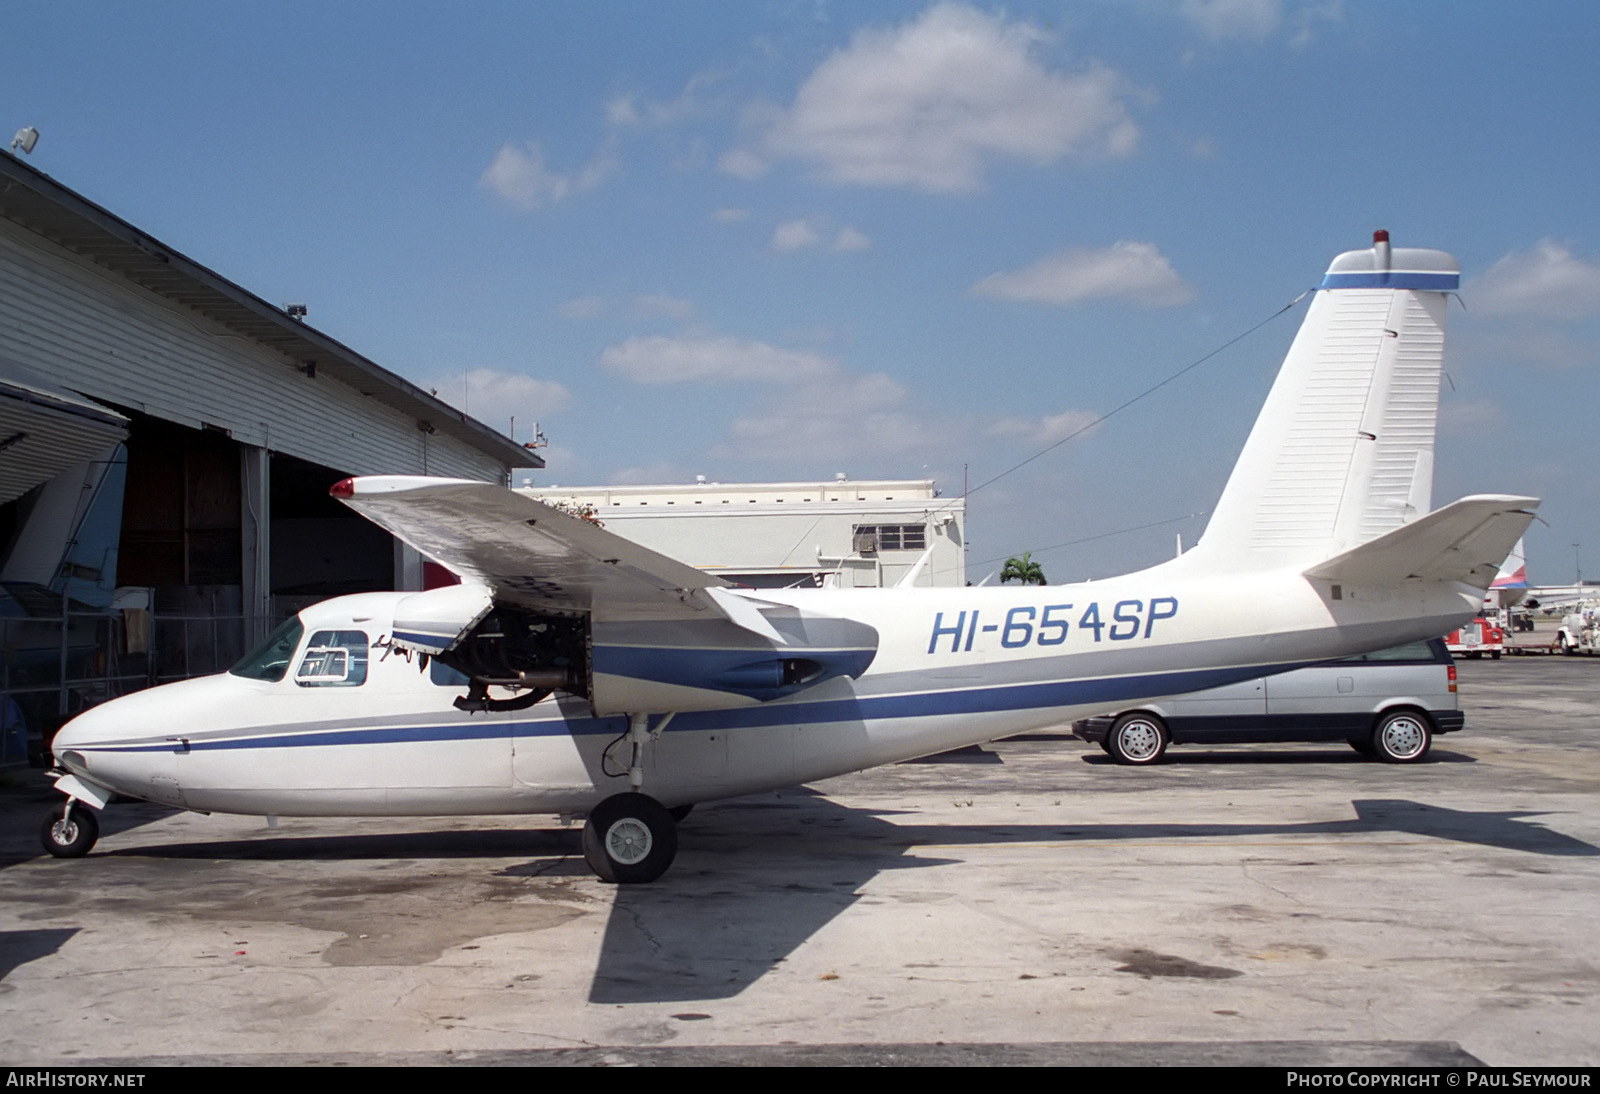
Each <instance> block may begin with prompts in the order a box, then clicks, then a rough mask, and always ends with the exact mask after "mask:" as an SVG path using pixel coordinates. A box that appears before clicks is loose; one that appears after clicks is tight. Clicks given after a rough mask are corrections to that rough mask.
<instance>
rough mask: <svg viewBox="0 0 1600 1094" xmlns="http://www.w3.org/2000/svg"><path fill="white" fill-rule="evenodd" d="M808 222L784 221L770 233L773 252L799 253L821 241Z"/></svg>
mask: <svg viewBox="0 0 1600 1094" xmlns="http://www.w3.org/2000/svg"><path fill="white" fill-rule="evenodd" d="M821 238H822V237H821V236H819V235H818V234H817V230H816V229H815V228H813V227H812V226H811V222H810V221H808V220H786V221H784V222H783V223H782V224H780V225H778V226H777V227H776V228H774V229H773V231H772V249H773V250H774V251H799V250H802V249H804V248H806V247H814V246H816V244H817V243H818V241H819V240H821Z"/></svg>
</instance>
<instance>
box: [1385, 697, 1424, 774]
mask: <svg viewBox="0 0 1600 1094" xmlns="http://www.w3.org/2000/svg"><path fill="white" fill-rule="evenodd" d="M1432 743H1433V728H1432V727H1431V726H1430V725H1429V724H1428V719H1427V717H1426V716H1425V715H1422V714H1418V713H1417V712H1416V711H1411V710H1397V711H1395V712H1394V713H1392V714H1385V715H1384V716H1383V717H1382V718H1379V719H1378V724H1377V727H1376V728H1374V729H1373V731H1372V751H1373V754H1374V755H1375V756H1377V758H1378V759H1380V760H1384V761H1386V762H1388V763H1392V764H1412V763H1416V762H1417V761H1418V760H1420V759H1422V758H1423V757H1424V756H1426V755H1427V754H1428V747H1429V746H1430V745H1431V744H1432Z"/></svg>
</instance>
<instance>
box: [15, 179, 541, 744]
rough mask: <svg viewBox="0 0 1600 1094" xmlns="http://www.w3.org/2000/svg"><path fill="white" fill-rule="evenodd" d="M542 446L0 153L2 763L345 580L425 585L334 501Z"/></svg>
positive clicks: (408, 559)
mask: <svg viewBox="0 0 1600 1094" xmlns="http://www.w3.org/2000/svg"><path fill="white" fill-rule="evenodd" d="M541 466H543V461H542V460H540V459H539V458H538V457H537V456H536V455H534V454H533V453H532V452H531V451H529V450H528V449H526V448H525V447H524V446H522V445H519V444H516V443H514V442H513V441H512V440H511V439H509V438H507V437H505V436H503V435H501V434H500V433H498V432H496V431H495V430H493V429H491V428H490V427H488V426H486V425H484V424H482V423H481V422H478V421H476V420H474V419H472V418H469V417H467V416H466V415H464V414H462V413H461V412H460V411H457V410H455V409H454V408H452V407H450V406H448V405H446V404H445V403H443V402H441V401H440V400H438V399H437V398H434V397H433V396H432V395H430V394H429V393H428V392H426V391H423V390H421V389H419V388H417V387H415V386H413V385H412V384H409V383H407V382H406V381H405V380H403V379H401V378H400V377H399V376H396V375H395V374H394V373H392V372H389V371H387V370H385V369H383V368H381V367H379V366H378V365H377V364H375V363H373V362H372V361H370V360H368V359H367V358H365V357H363V356H361V355H360V354H358V353H356V352H355V351H354V350H351V349H350V348H348V347H347V346H344V345H341V344H340V343H339V342H337V341H335V340H334V339H332V338H330V337H328V336H327V335H325V334H322V333H321V332H319V331H317V330H316V329H314V328H313V327H310V326H308V325H307V324H306V323H305V322H304V321H303V319H302V318H301V317H298V316H291V315H290V314H289V312H288V311H286V310H285V309H284V308H280V307H278V306H276V305H274V304H270V303H268V302H267V301H265V300H262V299H261V298H260V297H257V296H255V295H253V294H252V293H250V292H249V291H247V290H245V289H243V288H241V287H240V286H238V285H236V284H234V283H233V282H231V281H229V280H227V279H226V278H224V277H222V276H221V275H220V274H217V273H215V272H214V271H212V270H210V269H207V268H206V267H205V266H202V265H201V264H200V263H198V262H196V261H194V260H193V259H191V258H188V257H186V256H185V255H182V254H180V253H178V252H177V251H175V250H173V249H172V248H170V247H168V246H167V245H165V244H164V243H162V242H161V241H159V240H157V239H153V238H151V237H150V236H149V235H147V234H146V233H144V232H141V231H140V230H139V229H138V228H136V227H134V226H133V225H131V224H129V223H128V222H127V221H125V220H122V219H121V218H119V217H117V216H116V215H114V214H112V213H110V212H108V211H107V210H105V209H104V208H102V207H100V206H99V205H96V204H94V203H93V202H91V201H89V200H88V199H86V198H84V197H83V196H82V195H80V194H77V193H75V192H74V191H72V190H70V189H68V188H67V187H65V186H62V185H61V184H60V183H58V182H56V181H55V180H53V179H51V178H50V177H49V176H47V175H45V174H42V173H41V172H39V171H37V170H35V169H33V168H32V167H31V166H29V165H28V164H26V163H24V162H23V161H21V160H20V159H19V158H17V157H16V156H15V155H0V649H3V655H4V656H3V663H0V762H6V761H8V760H14V759H15V758H16V757H15V755H14V754H15V751H16V748H17V742H18V740H19V739H21V735H22V734H23V733H25V732H27V733H31V734H32V735H33V736H34V737H35V738H37V737H38V736H39V734H40V733H41V732H49V731H51V730H53V728H54V726H55V725H56V724H59V722H60V721H61V720H63V719H64V718H65V717H67V716H69V715H71V714H72V713H75V712H76V711H77V710H80V709H82V708H83V707H85V706H88V705H92V704H93V703H95V702H98V701H100V700H102V699H105V698H108V697H110V696H112V695H117V694H122V693H123V692H126V691H131V690H136V689H137V688H139V687H144V686H147V685H149V684H153V683H157V682H161V681H165V680H170V679H176V678H181V677H186V676H191V675H196V674H199V673H205V672H213V671H216V670H218V669H220V668H225V667H226V666H228V665H229V664H231V663H232V662H233V661H234V660H236V659H237V658H238V657H239V656H240V654H241V653H242V652H243V651H244V650H245V649H246V648H247V647H248V646H249V645H251V644H252V643H253V642H254V641H255V640H256V639H257V638H258V637H260V636H262V635H265V634H266V633H267V631H268V630H269V629H270V628H271V626H272V625H273V624H274V623H275V622H276V621H278V620H280V619H282V618H285V617H287V616H288V615H289V614H291V613H293V612H295V611H298V610H299V609H300V608H301V607H303V606H304V605H306V604H308V603H311V602H314V601H316V600H321V599H325V598H326V597H329V596H334V595H338V594H340V593H345V592H358V591H365V590H372V589H388V588H421V587H422V584H421V582H422V576H421V572H422V567H421V563H420V559H419V558H418V557H417V556H416V554H415V553H414V552H412V551H411V550H410V549H409V548H405V547H403V546H401V545H398V544H396V543H395V541H394V540H392V539H391V538H390V537H389V536H388V535H387V534H386V533H384V532H382V531H380V530H379V529H377V528H376V527H374V526H372V525H371V524H369V523H368V522H366V521H364V520H362V519H361V518H359V517H357V516H355V515H354V514H353V513H351V512H350V511H348V510H347V509H345V508H344V507H343V506H342V505H339V504H338V503H337V502H335V501H333V500H332V499H331V498H329V497H328V492H327V488H328V486H329V485H330V484H331V483H333V482H335V481H337V480H338V479H340V478H343V477H345V476H347V475H352V474H373V473H394V474H407V473H411V474H434V475H449V476H457V477H461V478H470V479H479V480H486V481H496V482H509V481H510V474H511V472H512V470H513V469H516V468H530V467H531V468H537V467H541Z"/></svg>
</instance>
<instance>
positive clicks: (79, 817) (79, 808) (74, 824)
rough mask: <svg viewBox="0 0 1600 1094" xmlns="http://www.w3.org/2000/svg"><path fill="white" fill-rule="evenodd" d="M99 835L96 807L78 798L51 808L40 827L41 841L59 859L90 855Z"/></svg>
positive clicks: (69, 799)
mask: <svg viewBox="0 0 1600 1094" xmlns="http://www.w3.org/2000/svg"><path fill="white" fill-rule="evenodd" d="M99 838H100V822H99V820H97V819H96V818H95V815H94V810H93V809H90V808H89V807H88V806H86V805H83V804H82V803H81V802H79V801H77V799H75V798H68V799H67V804H66V806H65V808H63V809H61V810H59V811H57V810H54V809H52V810H51V811H50V813H49V815H48V816H46V817H45V819H44V827H43V828H41V829H40V830H39V840H40V842H41V843H43V844H44V849H45V850H46V851H49V852H50V853H51V854H52V855H54V856H55V857H56V858H78V857H79V856H81V855H87V854H88V853H89V849H90V848H91V847H93V846H94V843H95V840H97V839H99Z"/></svg>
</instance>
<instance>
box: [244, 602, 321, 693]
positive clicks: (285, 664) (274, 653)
mask: <svg viewBox="0 0 1600 1094" xmlns="http://www.w3.org/2000/svg"><path fill="white" fill-rule="evenodd" d="M305 633H306V629H305V628H304V627H302V626H301V625H300V617H299V616H297V615H296V616H290V617H289V618H288V619H286V620H284V621H283V622H282V623H281V624H279V625H278V629H277V630H275V631H273V632H272V633H271V634H270V635H268V636H267V639H266V641H265V642H262V643H261V645H259V646H257V647H256V648H255V649H253V650H251V651H250V652H249V653H247V654H245V656H244V659H243V660H241V661H240V662H239V663H238V664H237V665H235V666H233V668H231V669H229V670H228V671H229V672H230V673H232V674H233V675H235V676H243V677H244V678H245V679H246V680H266V681H269V682H271V683H276V682H278V681H279V680H282V679H283V675H284V673H286V672H288V671H289V662H290V661H292V660H294V651H295V649H296V648H298V647H299V645H300V637H301V636H302V635H303V634H305Z"/></svg>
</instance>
